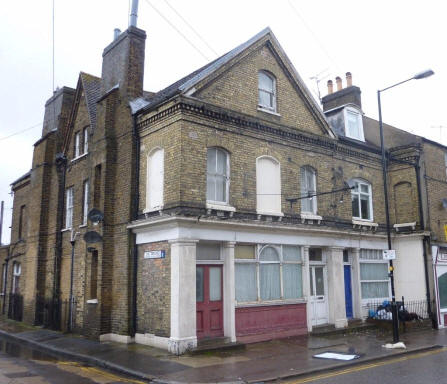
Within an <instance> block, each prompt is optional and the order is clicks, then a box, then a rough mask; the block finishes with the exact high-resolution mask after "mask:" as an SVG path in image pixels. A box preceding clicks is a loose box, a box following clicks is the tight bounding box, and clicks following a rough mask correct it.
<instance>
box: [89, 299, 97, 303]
mask: <svg viewBox="0 0 447 384" xmlns="http://www.w3.org/2000/svg"><path fill="white" fill-rule="evenodd" d="M87 304H98V299H90V300H87Z"/></svg>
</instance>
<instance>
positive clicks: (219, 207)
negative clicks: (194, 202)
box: [206, 203, 236, 212]
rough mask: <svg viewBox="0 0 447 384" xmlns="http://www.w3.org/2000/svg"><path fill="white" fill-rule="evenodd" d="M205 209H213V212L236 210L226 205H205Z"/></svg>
mask: <svg viewBox="0 0 447 384" xmlns="http://www.w3.org/2000/svg"><path fill="white" fill-rule="evenodd" d="M206 209H214V210H215V211H226V212H236V208H234V207H232V206H231V205H226V204H215V203H206Z"/></svg>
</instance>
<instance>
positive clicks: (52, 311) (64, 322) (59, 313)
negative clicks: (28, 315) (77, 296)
mask: <svg viewBox="0 0 447 384" xmlns="http://www.w3.org/2000/svg"><path fill="white" fill-rule="evenodd" d="M71 307H72V311H71V314H72V316H71V320H70V300H60V299H57V300H54V299H52V298H45V297H41V296H37V297H36V325H42V326H43V327H44V328H49V329H54V330H59V331H72V330H73V329H75V328H76V300H72V302H71Z"/></svg>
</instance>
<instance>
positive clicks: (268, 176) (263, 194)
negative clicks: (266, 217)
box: [256, 157, 281, 215]
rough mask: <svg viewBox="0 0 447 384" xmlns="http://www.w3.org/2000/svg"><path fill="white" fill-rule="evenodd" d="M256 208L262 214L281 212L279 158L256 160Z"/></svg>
mask: <svg viewBox="0 0 447 384" xmlns="http://www.w3.org/2000/svg"><path fill="white" fill-rule="evenodd" d="M256 209H257V212H258V213H262V214H273V215H275V214H280V213H281V171H280V165H279V162H278V161H277V160H275V159H274V158H272V157H260V158H258V159H257V160H256Z"/></svg>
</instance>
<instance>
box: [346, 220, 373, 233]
mask: <svg viewBox="0 0 447 384" xmlns="http://www.w3.org/2000/svg"><path fill="white" fill-rule="evenodd" d="M352 226H353V228H366V229H371V230H374V231H375V230H376V229H377V227H378V226H379V224H377V223H373V222H372V221H368V220H360V219H352Z"/></svg>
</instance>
